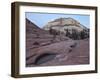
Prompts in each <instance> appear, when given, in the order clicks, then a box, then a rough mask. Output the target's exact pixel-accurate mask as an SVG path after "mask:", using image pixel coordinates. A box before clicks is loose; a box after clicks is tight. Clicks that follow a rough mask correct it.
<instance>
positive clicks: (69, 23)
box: [43, 17, 88, 32]
mask: <svg viewBox="0 0 100 80" xmlns="http://www.w3.org/2000/svg"><path fill="white" fill-rule="evenodd" d="M50 27H52V28H54V29H58V28H59V27H62V30H61V31H63V32H64V30H63V29H64V28H65V29H66V28H68V29H77V30H78V31H82V30H83V29H88V28H87V27H85V26H84V25H82V24H81V23H80V22H78V21H77V20H75V19H73V18H71V17H68V18H58V19H55V20H53V21H50V22H48V23H47V24H46V25H45V26H44V27H43V28H44V29H45V30H49V29H50ZM60 29H61V28H60Z"/></svg>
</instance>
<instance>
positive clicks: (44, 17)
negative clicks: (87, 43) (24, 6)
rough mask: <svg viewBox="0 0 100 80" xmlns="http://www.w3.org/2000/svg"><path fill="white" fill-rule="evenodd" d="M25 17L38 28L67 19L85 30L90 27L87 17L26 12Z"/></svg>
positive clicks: (88, 17)
mask: <svg viewBox="0 0 100 80" xmlns="http://www.w3.org/2000/svg"><path fill="white" fill-rule="evenodd" d="M25 17H26V18H27V19H29V20H30V21H31V22H33V23H35V24H36V25H37V26H39V27H40V28H43V26H45V25H46V24H47V23H48V22H50V21H53V20H55V19H57V18H68V17H71V18H73V19H75V20H77V21H78V22H80V23H81V24H82V25H84V26H86V27H87V28H89V27H90V16H89V15H79V14H60V13H34V12H26V13H25Z"/></svg>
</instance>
